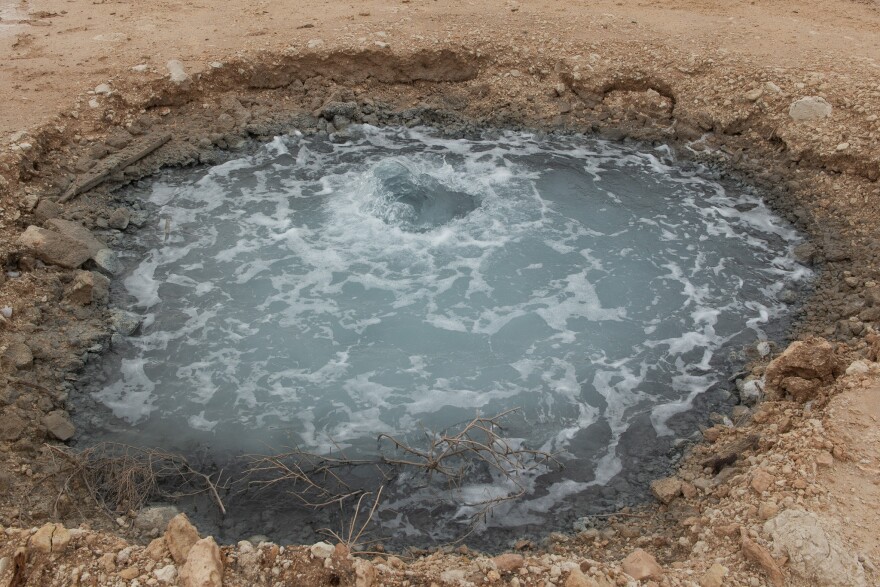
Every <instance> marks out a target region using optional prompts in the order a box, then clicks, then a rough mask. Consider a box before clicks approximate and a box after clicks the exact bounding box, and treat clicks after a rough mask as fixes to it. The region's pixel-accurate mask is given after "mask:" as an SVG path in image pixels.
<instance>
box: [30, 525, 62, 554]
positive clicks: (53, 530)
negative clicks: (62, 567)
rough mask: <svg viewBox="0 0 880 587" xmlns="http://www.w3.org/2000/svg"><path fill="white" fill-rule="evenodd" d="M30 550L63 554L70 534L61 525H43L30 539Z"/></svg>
mask: <svg viewBox="0 0 880 587" xmlns="http://www.w3.org/2000/svg"><path fill="white" fill-rule="evenodd" d="M29 544H30V546H31V548H33V549H34V550H36V551H39V552H43V553H47V554H48V553H50V552H54V553H58V552H63V551H64V550H65V549H66V548H67V545H68V544H70V532H68V530H67V528H65V527H64V526H63V525H61V524H52V523H49V524H45V525H44V526H43V527H41V528H40V529H39V530H37V531H36V532H35V533H34V535H33V536H31V538H30V542H29Z"/></svg>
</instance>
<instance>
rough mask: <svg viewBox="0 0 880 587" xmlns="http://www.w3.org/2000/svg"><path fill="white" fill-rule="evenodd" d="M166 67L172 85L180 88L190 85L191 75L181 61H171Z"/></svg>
mask: <svg viewBox="0 0 880 587" xmlns="http://www.w3.org/2000/svg"><path fill="white" fill-rule="evenodd" d="M165 67H167V68H168V79H170V80H171V83H173V84H175V85H178V86H185V85H188V84H189V75H188V74H187V73H186V70H185V69H184V68H183V63H181V62H180V61H179V60H177V59H171V60H170V61H169V62H168V63H166V64H165Z"/></svg>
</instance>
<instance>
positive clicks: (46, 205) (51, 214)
mask: <svg viewBox="0 0 880 587" xmlns="http://www.w3.org/2000/svg"><path fill="white" fill-rule="evenodd" d="M63 212H64V208H62V207H61V205H60V204H57V203H55V202H53V201H52V200H40V201H39V203H38V204H37V207H36V209H35V210H34V216H36V217H37V220H39V221H40V222H45V221H46V220H49V219H50V218H56V217H58V216H61V214H62V213H63Z"/></svg>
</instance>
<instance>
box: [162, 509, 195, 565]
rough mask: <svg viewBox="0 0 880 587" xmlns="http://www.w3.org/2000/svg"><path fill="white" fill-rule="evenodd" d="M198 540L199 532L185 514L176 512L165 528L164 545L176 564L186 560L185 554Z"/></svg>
mask: <svg viewBox="0 0 880 587" xmlns="http://www.w3.org/2000/svg"><path fill="white" fill-rule="evenodd" d="M198 541H199V532H198V530H196V527H195V526H193V525H192V524H191V523H190V521H189V518H187V517H186V514H177V515H176V516H174V517H173V518H171V521H170V522H168V528H166V530H165V546H167V547H168V552H170V553H171V558H173V559H174V562H176V563H177V564H182V563H184V562H186V558H187V555H188V554H189V551H190V549H191V548H192V547H193V545H194V544H195V543H196V542H198Z"/></svg>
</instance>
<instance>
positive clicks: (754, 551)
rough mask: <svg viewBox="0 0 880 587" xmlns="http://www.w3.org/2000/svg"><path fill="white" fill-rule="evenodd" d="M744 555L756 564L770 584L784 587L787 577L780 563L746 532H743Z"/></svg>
mask: <svg viewBox="0 0 880 587" xmlns="http://www.w3.org/2000/svg"><path fill="white" fill-rule="evenodd" d="M741 532H742V553H743V556H744V557H745V558H746V560H750V561H752V562H754V563H756V564H757V565H758V566H759V567H761V569H763V571H764V573H766V574H767V576H768V577H769V578H770V582H771V583H773V585H774V587H784V585H785V575H783V574H782V569H780V568H779V563H777V562H776V559H774V558H773V556H772V555H771V554H770V553H769V552H768V551H767V549H766V548H764V547H763V546H761V545H760V544H758V543H757V542H755V541H754V540H752V539H751V538H749V537H748V536H747V535H746V533H745V530H742V531H741Z"/></svg>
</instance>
